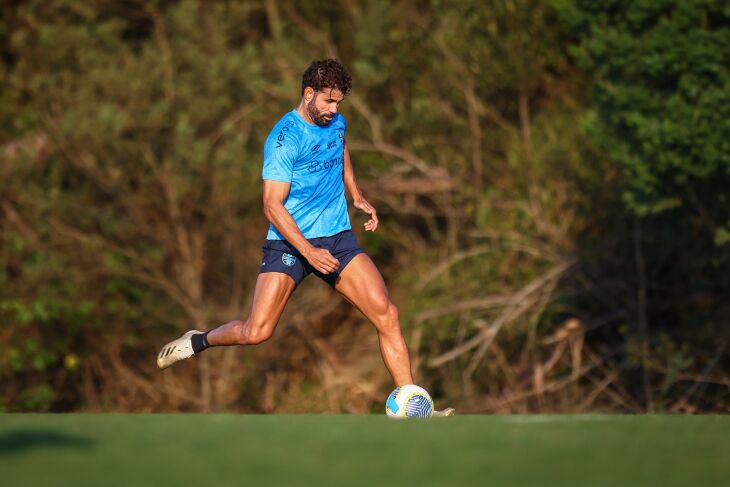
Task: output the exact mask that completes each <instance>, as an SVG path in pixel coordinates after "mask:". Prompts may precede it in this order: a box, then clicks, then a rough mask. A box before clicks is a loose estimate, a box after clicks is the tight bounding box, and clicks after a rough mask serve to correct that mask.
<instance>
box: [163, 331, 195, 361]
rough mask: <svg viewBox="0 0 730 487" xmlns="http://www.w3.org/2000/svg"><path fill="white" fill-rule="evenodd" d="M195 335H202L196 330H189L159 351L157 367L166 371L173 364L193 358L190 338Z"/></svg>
mask: <svg viewBox="0 0 730 487" xmlns="http://www.w3.org/2000/svg"><path fill="white" fill-rule="evenodd" d="M196 333H202V332H201V331H198V330H190V331H189V332H187V333H185V334H184V335H183V336H181V337H180V338H178V339H177V340H173V341H171V342H170V343H168V344H167V345H165V346H164V347H162V350H160V353H159V354H158V355H157V366H158V367H159V368H161V369H166V368H168V367H169V366H171V365H172V364H174V363H175V362H179V361H180V360H185V359H186V358H190V357H192V356H193V354H194V353H195V352H193V343H192V341H191V340H190V337H191V336H193V335H195V334H196Z"/></svg>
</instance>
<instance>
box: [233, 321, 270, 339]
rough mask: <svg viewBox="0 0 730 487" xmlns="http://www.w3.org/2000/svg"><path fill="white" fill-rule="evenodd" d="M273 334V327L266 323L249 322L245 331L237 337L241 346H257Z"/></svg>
mask: <svg viewBox="0 0 730 487" xmlns="http://www.w3.org/2000/svg"><path fill="white" fill-rule="evenodd" d="M273 334H274V327H273V325H271V324H270V323H267V322H266V321H261V322H259V321H256V320H249V321H248V323H247V326H246V329H245V331H244V332H243V333H242V334H241V335H239V337H240V340H241V344H242V345H258V344H259V343H263V342H265V341H266V340H268V339H269V338H271V336H272V335H273Z"/></svg>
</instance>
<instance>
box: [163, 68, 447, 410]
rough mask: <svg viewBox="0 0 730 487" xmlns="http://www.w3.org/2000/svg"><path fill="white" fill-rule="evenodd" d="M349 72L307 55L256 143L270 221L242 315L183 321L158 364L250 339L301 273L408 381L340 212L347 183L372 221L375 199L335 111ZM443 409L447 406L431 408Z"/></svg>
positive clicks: (258, 335)
mask: <svg viewBox="0 0 730 487" xmlns="http://www.w3.org/2000/svg"><path fill="white" fill-rule="evenodd" d="M350 87H351V78H350V75H349V74H348V73H347V71H346V70H345V68H344V67H343V66H342V65H341V64H340V63H339V62H337V61H335V60H333V59H327V60H323V61H315V62H313V63H312V64H311V65H310V66H309V68H307V70H306V71H305V72H304V75H303V77H302V98H301V101H300V102H299V105H298V106H297V107H296V108H295V109H293V110H292V111H290V112H289V113H287V114H286V115H284V117H283V118H282V119H281V120H279V122H278V123H277V124H276V125H275V126H274V128H273V130H272V131H271V133H270V134H269V137H268V138H267V140H266V144H265V145H264V164H263V184H264V195H263V203H264V214H265V215H266V218H267V219H268V220H269V221H270V222H271V226H270V227H269V233H268V235H267V240H266V243H265V244H264V247H263V254H264V255H263V261H262V262H261V267H260V273H259V276H258V279H257V281H256V288H255V290H254V297H253V303H252V305H251V310H250V312H249V316H248V318H247V319H246V320H245V321H241V320H234V321H231V322H229V323H225V324H223V325H221V326H219V327H218V328H215V329H213V330H211V331H208V332H207V333H202V332H200V331H198V330H191V331H189V332H187V333H185V334H184V335H183V336H182V337H180V338H178V339H177V340H174V341H172V342H170V343H168V344H167V345H165V346H164V347H162V350H161V351H160V353H159V355H158V357H157V365H158V366H159V367H160V368H162V369H164V368H166V367H169V366H170V365H172V364H174V363H175V362H177V361H179V360H183V359H186V358H189V357H191V356H193V355H194V354H196V353H200V352H202V351H203V350H205V349H206V348H208V347H214V346H222V345H255V344H258V343H261V342H263V341H265V340H267V339H269V338H270V337H271V335H272V334H273V332H274V328H275V327H276V324H277V323H278V321H279V318H280V317H281V314H282V312H283V311H284V306H285V305H286V303H287V301H288V300H289V296H291V294H292V292H293V291H294V289H295V288H296V287H297V286H298V285H299V283H301V282H302V280H303V279H304V278H305V277H306V276H307V275H308V274H315V275H316V276H318V277H319V278H321V279H323V280H324V281H325V282H327V283H328V284H329V285H330V286H333V287H334V288H335V289H336V290H337V291H338V292H339V293H340V294H342V295H343V296H344V297H345V299H347V300H348V301H350V302H351V303H352V304H353V305H355V307H357V308H358V309H359V310H360V311H362V313H363V314H364V315H365V316H366V317H367V318H368V319H369V320H370V321H371V322H372V323H373V324H374V325H375V328H376V329H377V331H378V337H379V340H380V351H381V353H382V356H383V361H384V362H385V365H386V367H387V368H388V371H389V372H390V374H391V375H392V377H393V381H394V382H395V384H396V386H401V385H405V384H412V383H413V377H412V376H411V364H410V359H409V357H408V349H407V347H406V342H405V340H404V339H403V335H402V333H401V329H400V322H399V319H398V309H397V308H396V307H395V305H394V304H393V303H392V302H391V301H390V298H389V297H388V289H387V288H386V286H385V283H384V282H383V278H382V276H381V275H380V272H379V271H378V269H377V268H376V267H375V265H374V264H373V262H372V261H371V260H370V258H369V257H368V256H367V254H365V253H364V252H363V250H362V249H361V248H360V247H359V246H358V243H357V239H356V238H355V235H354V233H353V232H352V230H351V226H350V219H349V216H348V214H347V201H346V200H345V188H347V190H348V192H349V193H350V195H351V196H352V199H353V204H354V205H355V207H356V208H358V209H360V210H362V211H364V212H365V213H367V214H368V215H369V217H370V219H369V220H368V221H367V222H366V223H365V225H364V226H365V230H366V231H370V232H374V231H375V230H376V229H377V228H378V217H377V213H376V212H375V208H373V207H372V205H370V203H368V201H367V200H366V199H365V198H364V197H363V195H362V193H361V192H360V188H359V187H358V185H357V183H356V181H355V174H354V172H353V168H352V163H351V161H350V152H349V151H348V149H347V143H346V142H345V131H346V128H347V124H346V122H345V119H344V117H343V116H342V115H340V114H339V113H338V110H339V106H340V103H341V102H342V100H343V99H344V98H345V96H346V95H347V94H348V93H349V91H350ZM435 414H436V415H442V416H443V415H451V414H453V409H447V410H445V411H441V412H436V413H435Z"/></svg>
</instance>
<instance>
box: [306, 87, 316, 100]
mask: <svg viewBox="0 0 730 487" xmlns="http://www.w3.org/2000/svg"><path fill="white" fill-rule="evenodd" d="M313 97H314V88H312V87H311V86H307V87H306V88H304V99H305V100H307V101H308V102H310V101H312V98H313Z"/></svg>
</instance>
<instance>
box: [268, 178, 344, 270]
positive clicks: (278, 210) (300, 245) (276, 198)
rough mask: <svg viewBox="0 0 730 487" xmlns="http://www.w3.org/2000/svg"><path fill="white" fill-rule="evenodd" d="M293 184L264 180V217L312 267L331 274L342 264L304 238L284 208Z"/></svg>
mask: <svg viewBox="0 0 730 487" xmlns="http://www.w3.org/2000/svg"><path fill="white" fill-rule="evenodd" d="M290 187H291V183H285V182H282V181H272V180H268V179H265V180H264V215H266V218H267V219H268V220H269V221H270V222H271V224H272V225H274V226H275V227H276V229H277V230H279V233H281V234H282V235H283V236H284V238H285V239H286V241H287V242H289V243H290V244H292V245H293V246H294V248H295V249H297V250H298V251H299V253H301V254H302V255H303V256H304V258H305V259H307V261H308V262H309V263H310V264H312V267H314V268H315V269H317V270H318V271H319V272H321V273H322V274H330V273H332V272H334V271H336V270H337V269H338V268H339V267H340V262H339V261H338V260H337V259H335V258H334V257H333V256H332V254H330V253H329V251H328V250H326V249H318V248H317V247H315V246H313V245H312V244H310V243H309V241H308V240H307V239H306V238H304V235H302V231H301V230H300V229H299V227H298V226H297V223H296V222H295V221H294V218H292V216H291V213H289V211H287V209H286V208H285V207H284V201H285V200H286V197H287V196H288V195H289V188H290Z"/></svg>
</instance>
